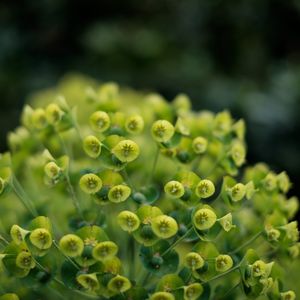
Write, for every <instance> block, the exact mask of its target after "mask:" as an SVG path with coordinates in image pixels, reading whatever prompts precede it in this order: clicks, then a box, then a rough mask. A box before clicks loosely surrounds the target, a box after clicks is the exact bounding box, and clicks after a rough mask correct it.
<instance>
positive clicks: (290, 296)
mask: <svg viewBox="0 0 300 300" xmlns="http://www.w3.org/2000/svg"><path fill="white" fill-rule="evenodd" d="M280 299H281V300H295V299H296V294H295V292H294V291H287V292H284V293H280Z"/></svg>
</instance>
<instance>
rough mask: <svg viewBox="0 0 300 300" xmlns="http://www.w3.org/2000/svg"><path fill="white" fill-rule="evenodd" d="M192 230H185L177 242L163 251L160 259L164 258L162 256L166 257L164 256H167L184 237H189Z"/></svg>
mask: <svg viewBox="0 0 300 300" xmlns="http://www.w3.org/2000/svg"><path fill="white" fill-rule="evenodd" d="M193 229H194V228H193V227H191V228H189V229H188V230H187V232H186V233H185V234H184V235H182V236H181V237H180V238H179V239H178V240H176V241H175V242H174V243H173V244H172V245H170V247H169V248H168V249H167V250H165V251H164V252H163V254H161V257H162V256H164V255H166V254H167V253H168V252H169V251H171V250H172V249H173V248H174V247H175V246H176V245H177V244H178V243H180V242H181V241H182V240H183V239H185V238H186V236H187V235H189V234H190V232H191V231H192V230H193Z"/></svg>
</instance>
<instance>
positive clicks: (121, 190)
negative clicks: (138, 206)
mask: <svg viewBox="0 0 300 300" xmlns="http://www.w3.org/2000/svg"><path fill="white" fill-rule="evenodd" d="M130 194H131V188H130V187H129V186H127V185H124V184H119V185H115V186H113V187H112V188H111V189H110V190H109V192H108V199H109V200H110V201H111V202H114V203H119V202H123V201H125V200H127V199H128V197H129V196H130Z"/></svg>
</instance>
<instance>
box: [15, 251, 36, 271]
mask: <svg viewBox="0 0 300 300" xmlns="http://www.w3.org/2000/svg"><path fill="white" fill-rule="evenodd" d="M16 265H17V266H18V267H19V268H21V269H33V268H34V267H35V265H36V264H35V261H34V258H33V257H32V254H31V253H30V252H28V251H21V252H20V253H19V254H18V255H17V257H16Z"/></svg>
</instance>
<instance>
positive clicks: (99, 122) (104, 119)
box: [90, 111, 110, 132]
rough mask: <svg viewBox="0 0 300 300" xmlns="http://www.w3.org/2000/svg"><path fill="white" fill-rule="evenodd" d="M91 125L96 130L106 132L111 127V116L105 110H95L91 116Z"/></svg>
mask: <svg viewBox="0 0 300 300" xmlns="http://www.w3.org/2000/svg"><path fill="white" fill-rule="evenodd" d="M90 126H91V128H92V129H93V130H94V131H96V132H104V131H106V130H107V129H108V128H109V127H110V117H109V115H108V114H107V113H106V112H105V111H95V112H94V113H93V114H92V115H91V116H90Z"/></svg>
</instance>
